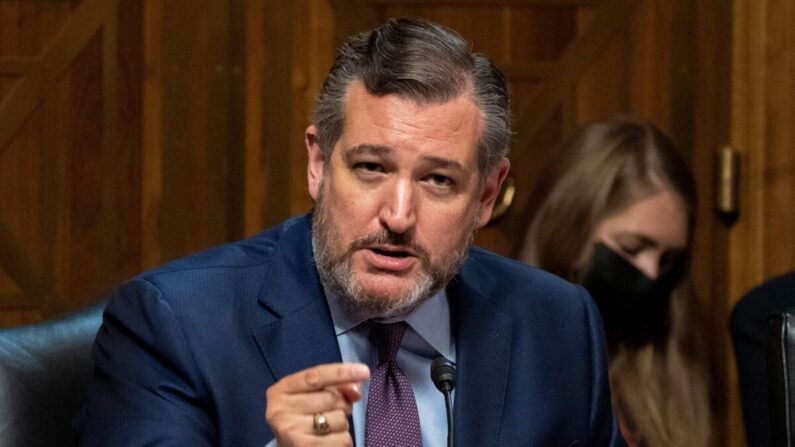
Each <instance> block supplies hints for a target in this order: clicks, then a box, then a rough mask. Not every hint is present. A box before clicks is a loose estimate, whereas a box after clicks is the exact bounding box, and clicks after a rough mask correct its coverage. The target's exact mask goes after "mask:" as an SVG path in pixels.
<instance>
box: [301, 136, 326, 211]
mask: <svg viewBox="0 0 795 447" xmlns="http://www.w3.org/2000/svg"><path fill="white" fill-rule="evenodd" d="M304 143H305V144H306V150H307V165H306V177H307V183H308V186H309V195H310V196H311V197H312V200H317V195H318V192H319V190H320V183H321V179H322V178H323V168H324V166H325V165H326V157H325V155H324V154H323V150H322V149H321V148H320V142H319V141H318V138H317V128H316V127H315V125H314V124H313V125H311V126H309V127H307V128H306V132H305V133H304Z"/></svg>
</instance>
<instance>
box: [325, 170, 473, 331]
mask: <svg viewBox="0 0 795 447" xmlns="http://www.w3.org/2000/svg"><path fill="white" fill-rule="evenodd" d="M319 191H320V193H319V194H318V197H317V203H316V206H315V212H314V214H313V217H312V219H313V221H312V248H313V251H314V255H315V264H316V266H317V271H318V275H319V277H320V282H321V283H322V284H323V286H324V287H325V288H326V289H327V290H329V291H330V292H332V293H334V294H335V295H336V296H338V297H339V299H340V302H341V303H342V305H343V306H344V307H345V308H346V309H347V310H349V311H351V312H353V313H355V314H357V315H359V316H361V317H364V318H367V319H376V318H384V319H386V318H392V317H396V316H400V315H405V314H408V313H409V312H411V311H412V310H414V309H416V308H417V306H419V305H420V304H422V303H423V302H425V301H427V300H428V299H429V298H431V297H432V296H434V295H435V294H436V293H437V292H438V291H439V290H441V289H442V288H443V287H445V286H446V285H447V284H448V283H449V282H450V280H452V279H453V276H455V274H456V272H458V269H459V268H460V267H461V265H462V264H463V263H464V261H465V260H466V257H467V253H468V252H469V247H470V246H471V245H472V242H473V239H474V232H475V227H476V223H477V221H478V214H479V213H477V212H476V213H475V216H474V219H472V221H471V224H470V226H469V227H468V228H465V229H464V232H463V233H462V235H461V237H460V238H459V240H458V241H457V243H456V244H455V247H454V249H453V250H452V251H450V252H449V253H445V254H443V256H442V258H441V259H439V260H438V261H436V262H433V261H432V259H431V255H430V252H429V251H428V250H427V249H425V248H424V247H422V246H421V245H420V244H418V243H417V242H416V241H415V240H414V236H413V234H414V233H413V231H410V232H407V233H395V232H393V231H390V230H389V229H388V228H381V229H380V230H378V231H376V232H374V233H372V234H369V235H366V236H363V237H360V238H358V239H356V240H354V241H353V242H351V243H350V245H349V246H348V247H343V246H342V242H341V240H342V238H341V234H340V230H339V226H337V225H336V223H335V222H334V221H333V219H332V217H331V215H330V212H329V209H328V206H327V204H326V203H325V201H324V200H323V193H322V191H323V184H322V182H321V185H320V187H319ZM381 244H392V245H395V246H400V247H405V248H406V249H411V250H412V251H413V252H414V253H415V254H416V256H417V258H418V259H419V261H420V269H419V272H418V274H417V278H416V279H415V280H414V282H413V284H411V285H410V287H406V290H404V291H402V292H399V293H397V294H392V295H387V294H385V293H379V291H377V290H367V289H366V288H365V287H364V286H363V284H362V283H361V281H360V280H359V279H358V278H357V274H356V272H355V271H354V270H353V255H354V253H355V252H356V251H358V250H362V249H367V248H368V247H371V246H373V245H381Z"/></svg>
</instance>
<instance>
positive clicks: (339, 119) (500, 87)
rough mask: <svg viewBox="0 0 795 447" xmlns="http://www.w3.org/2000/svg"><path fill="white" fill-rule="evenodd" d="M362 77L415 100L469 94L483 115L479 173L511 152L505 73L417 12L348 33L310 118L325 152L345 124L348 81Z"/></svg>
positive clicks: (378, 89)
mask: <svg viewBox="0 0 795 447" xmlns="http://www.w3.org/2000/svg"><path fill="white" fill-rule="evenodd" d="M355 81H362V82H363V83H364V86H365V88H366V89H367V91H368V92H369V93H370V94H373V95H376V96H383V95H389V94H395V95H398V96H400V97H403V98H408V99H411V100H413V101H416V102H417V103H444V102H447V101H449V100H451V99H454V98H457V97H459V96H461V95H463V94H471V95H472V99H473V101H474V102H475V104H476V105H477V106H478V108H479V109H480V112H481V116H482V117H483V122H484V125H485V127H484V130H483V134H482V135H481V137H480V141H479V142H478V169H479V171H480V175H481V177H485V175H486V174H487V173H488V172H489V171H490V170H491V169H492V168H494V167H495V166H497V165H498V164H499V163H500V161H501V160H502V159H503V158H504V157H505V156H507V155H508V150H509V147H510V138H511V114H510V101H509V98H508V86H507V82H506V80H505V75H503V73H502V72H501V71H500V70H499V69H498V68H497V67H496V66H495V65H494V64H493V63H492V62H491V60H489V59H488V58H487V57H485V56H483V55H481V54H478V53H473V52H472V49H471V48H470V46H469V44H468V43H467V42H466V40H464V38H462V37H461V36H460V35H458V34H457V33H456V32H455V31H452V30H450V29H447V28H445V27H442V26H441V25H438V24H436V23H433V22H430V21H428V20H425V19H418V18H399V19H392V20H390V21H388V22H386V23H385V24H383V25H381V26H379V27H378V28H376V29H374V30H372V31H368V32H364V33H360V34H358V35H356V36H353V37H351V38H349V39H348V41H347V42H345V44H343V45H342V46H341V47H340V48H339V50H338V52H337V58H336V60H335V62H334V65H332V67H331V69H330V70H329V73H328V75H327V76H326V80H325V81H324V83H323V88H322V89H321V91H320V96H319V98H318V102H317V106H316V108H315V117H314V122H315V126H317V137H318V140H319V143H320V146H321V148H322V150H323V153H324V154H325V155H326V156H327V157H328V156H329V155H330V154H331V152H332V150H333V148H334V145H336V144H337V140H339V137H340V135H341V134H342V129H343V127H344V125H345V112H344V102H345V97H346V94H347V93H348V89H349V87H350V85H351V84H352V83H353V82H355Z"/></svg>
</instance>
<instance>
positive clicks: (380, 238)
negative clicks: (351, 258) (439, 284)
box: [348, 228, 431, 263]
mask: <svg viewBox="0 0 795 447" xmlns="http://www.w3.org/2000/svg"><path fill="white" fill-rule="evenodd" d="M383 244H390V245H395V246H398V247H403V248H406V249H410V250H411V251H413V252H414V253H415V254H416V255H417V257H418V258H420V259H421V260H422V261H423V263H430V260H431V254H430V252H429V251H428V250H426V249H425V247H423V246H422V245H420V244H418V243H417V242H416V241H414V238H413V236H412V235H411V234H410V233H395V232H394V231H389V229H386V228H384V229H382V230H381V231H378V232H376V233H373V234H370V235H367V236H363V237H360V238H358V239H356V240H355V241H353V242H352V243H351V245H350V246H349V247H348V253H349V254H352V253H353V252H354V251H356V250H361V249H365V248H368V247H370V246H373V245H383Z"/></svg>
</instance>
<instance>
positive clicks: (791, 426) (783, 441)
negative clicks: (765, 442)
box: [766, 309, 795, 447]
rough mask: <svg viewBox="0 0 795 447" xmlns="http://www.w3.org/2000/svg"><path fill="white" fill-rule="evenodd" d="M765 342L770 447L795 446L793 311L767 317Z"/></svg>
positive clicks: (794, 323)
mask: <svg viewBox="0 0 795 447" xmlns="http://www.w3.org/2000/svg"><path fill="white" fill-rule="evenodd" d="M766 343H767V347H766V352H767V362H766V363H767V391H768V393H767V395H768V408H769V412H770V445H771V446H773V447H790V446H795V444H794V442H795V309H792V310H787V311H784V312H777V313H774V314H773V315H771V316H770V317H769V318H768V320H767V337H766Z"/></svg>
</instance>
